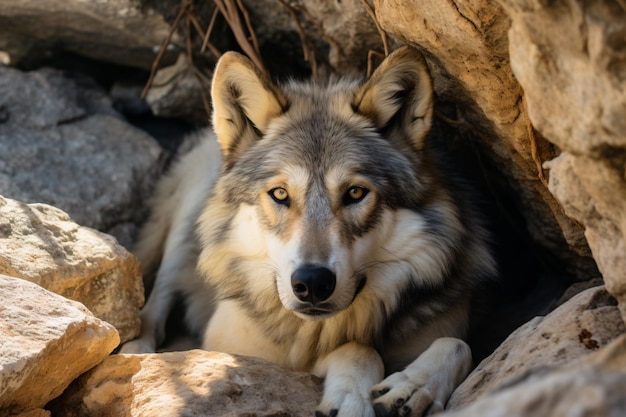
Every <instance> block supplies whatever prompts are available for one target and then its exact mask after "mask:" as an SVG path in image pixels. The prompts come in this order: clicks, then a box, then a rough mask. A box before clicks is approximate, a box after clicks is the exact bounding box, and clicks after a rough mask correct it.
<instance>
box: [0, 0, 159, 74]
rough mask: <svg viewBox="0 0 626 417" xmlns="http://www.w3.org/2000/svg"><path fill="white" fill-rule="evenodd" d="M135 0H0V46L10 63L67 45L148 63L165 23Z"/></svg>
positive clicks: (38, 58) (116, 60)
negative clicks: (7, 55)
mask: <svg viewBox="0 0 626 417" xmlns="http://www.w3.org/2000/svg"><path fill="white" fill-rule="evenodd" d="M143 3H144V2H141V1H135V0H108V1H81V0H62V1H59V0H20V1H14V0H0V51H1V50H4V51H5V52H7V53H8V54H9V57H10V61H11V63H13V64H16V63H25V64H27V65H28V64H30V63H32V62H35V63H36V62H38V61H39V62H40V61H42V60H44V59H49V58H50V55H51V53H54V52H60V51H62V50H66V51H71V52H74V53H77V54H81V55H85V56H88V57H90V58H93V59H97V60H101V61H109V62H113V63H116V64H122V65H128V66H132V67H139V68H144V69H149V68H150V67H151V65H152V62H153V60H154V59H155V58H156V55H157V53H158V51H159V46H160V45H161V43H162V42H163V40H164V39H165V38H166V37H167V34H168V32H169V29H170V28H169V25H168V24H167V23H166V22H165V20H164V19H163V17H162V16H161V15H160V14H158V13H156V12H154V11H153V10H152V9H151V8H150V7H145V6H144V5H143Z"/></svg>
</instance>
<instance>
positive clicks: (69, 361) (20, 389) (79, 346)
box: [0, 275, 120, 417]
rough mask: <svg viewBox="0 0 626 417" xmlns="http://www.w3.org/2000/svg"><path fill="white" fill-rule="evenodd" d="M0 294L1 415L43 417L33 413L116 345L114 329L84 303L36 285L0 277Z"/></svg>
mask: <svg viewBox="0 0 626 417" xmlns="http://www.w3.org/2000/svg"><path fill="white" fill-rule="evenodd" d="M0 293H1V294H2V304H1V305H0V335H1V337H0V352H1V354H0V416H2V417H4V416H7V415H13V414H17V413H20V412H26V411H28V412H29V414H28V415H29V416H30V415H31V414H32V415H33V416H36V415H41V412H42V411H41V410H35V409H37V408H42V407H43V406H44V405H46V403H47V402H48V401H50V400H52V399H53V398H55V397H57V396H58V395H60V394H61V393H62V392H63V390H64V389H65V388H67V386H68V385H69V384H70V382H72V380H73V379H74V378H76V377H78V376H79V375H81V374H82V373H83V372H85V371H87V370H89V369H90V368H92V367H93V366H95V365H96V364H98V363H99V362H100V361H101V360H102V359H103V358H104V357H106V356H107V355H108V354H109V353H111V351H113V349H114V348H115V347H116V346H117V345H118V344H119V341H120V339H119V336H118V333H117V331H116V330H115V328H114V327H113V326H111V325H110V324H108V323H106V322H104V321H102V320H99V319H97V318H96V317H94V316H93V314H91V312H89V310H87V309H86V308H85V307H84V306H83V305H82V304H80V303H77V302H75V301H71V300H68V299H66V298H64V297H61V296H59V295H56V294H54V293H51V292H49V291H47V290H45V289H43V288H41V287H40V286H38V285H36V284H33V283H31V282H28V281H25V280H23V279H20V278H13V277H8V276H5V275H0ZM31 409H34V410H33V411H30V410H31ZM44 415H45V414H44Z"/></svg>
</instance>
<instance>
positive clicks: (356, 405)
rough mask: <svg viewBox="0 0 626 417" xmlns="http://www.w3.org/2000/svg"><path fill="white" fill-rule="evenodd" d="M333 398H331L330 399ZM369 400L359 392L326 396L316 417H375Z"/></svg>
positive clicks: (318, 408)
mask: <svg viewBox="0 0 626 417" xmlns="http://www.w3.org/2000/svg"><path fill="white" fill-rule="evenodd" d="M328 397H331V398H328ZM374 416H375V414H374V409H373V408H372V405H371V403H370V401H369V399H368V398H365V397H364V396H363V395H361V394H360V393H358V392H345V391H343V392H341V391H339V392H336V393H334V394H332V395H324V398H323V399H322V402H321V403H320V405H319V406H318V407H317V411H315V417H374Z"/></svg>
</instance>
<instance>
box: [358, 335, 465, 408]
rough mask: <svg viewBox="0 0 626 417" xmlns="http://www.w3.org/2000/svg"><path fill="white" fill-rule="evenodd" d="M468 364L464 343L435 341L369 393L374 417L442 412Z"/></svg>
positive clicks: (447, 338) (444, 340)
mask: <svg viewBox="0 0 626 417" xmlns="http://www.w3.org/2000/svg"><path fill="white" fill-rule="evenodd" d="M471 365H472V353H471V351H470V348H469V346H468V345H467V343H465V342H463V341H461V340H459V339H455V338H452V337H442V338H440V339H437V340H435V341H434V342H433V343H432V345H431V346H430V347H429V348H428V349H426V351H424V352H423V353H422V354H421V355H420V356H419V357H418V358H417V359H416V360H415V361H413V362H412V363H411V364H409V366H407V367H406V368H405V369H404V370H403V371H401V372H396V373H395V374H391V375H389V376H388V377H387V378H385V380H384V381H383V382H381V383H379V384H376V385H374V386H373V387H372V389H371V390H370V396H371V398H372V404H373V405H374V410H375V411H376V416H377V417H387V416H402V417H405V416H411V417H421V416H428V415H431V414H435V413H438V412H439V411H442V410H443V408H444V406H445V404H446V402H447V401H448V398H450V394H452V391H454V389H455V388H456V387H457V386H458V385H459V384H460V383H461V381H463V379H464V378H465V376H466V375H467V374H468V372H469V370H470V368H471Z"/></svg>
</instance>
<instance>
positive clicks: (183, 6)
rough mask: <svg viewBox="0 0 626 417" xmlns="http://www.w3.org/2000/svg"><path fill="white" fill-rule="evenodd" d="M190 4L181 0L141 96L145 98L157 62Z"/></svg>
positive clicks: (157, 64) (157, 66) (154, 73)
mask: <svg viewBox="0 0 626 417" xmlns="http://www.w3.org/2000/svg"><path fill="white" fill-rule="evenodd" d="M190 4H191V0H182V1H181V4H180V10H179V11H178V15H177V16H176V19H174V23H172V27H171V29H170V32H169V33H168V34H167V37H166V38H165V40H164V41H163V43H162V44H161V49H160V50H159V53H158V54H157V56H156V58H155V59H154V61H153V62H152V68H151V70H150V76H149V77H148V81H147V82H146V85H145V86H144V88H143V91H142V92H141V98H146V95H147V94H148V91H149V90H150V87H151V86H152V83H153V82H154V76H155V75H156V72H157V70H158V69H159V64H160V63H161V60H162V59H163V55H165V51H167V46H168V45H169V44H170V42H171V40H172V37H173V36H174V33H175V32H176V28H177V27H178V25H179V24H180V21H181V19H182V18H183V16H184V15H185V13H186V11H187V8H188V7H189V5H190Z"/></svg>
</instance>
